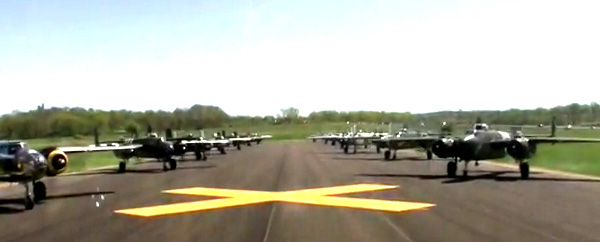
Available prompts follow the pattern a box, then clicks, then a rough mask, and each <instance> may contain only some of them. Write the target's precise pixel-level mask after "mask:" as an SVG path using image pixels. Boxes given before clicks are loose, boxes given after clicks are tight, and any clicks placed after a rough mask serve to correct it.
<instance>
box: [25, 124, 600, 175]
mask: <svg viewBox="0 0 600 242" xmlns="http://www.w3.org/2000/svg"><path fill="white" fill-rule="evenodd" d="M349 127H350V125H347V124H346V123H326V124H296V125H286V124H282V125H263V126H255V127H251V128H241V127H240V128H235V127H234V128H230V127H227V128H218V129H208V130H205V132H204V133H205V136H206V137H210V136H211V135H212V134H213V133H215V132H218V131H220V130H222V129H224V130H225V131H226V132H232V131H238V132H239V133H246V132H248V133H254V132H256V133H261V134H270V135H272V136H273V138H272V139H271V140H269V141H267V142H273V141H277V140H292V139H305V138H306V137H308V136H310V135H312V134H315V133H319V132H321V133H326V132H330V131H339V132H342V131H346V130H348V129H349ZM392 127H393V129H392V130H394V131H397V130H399V129H400V128H401V126H399V125H396V126H392ZM427 128H428V129H425V130H429V131H432V132H437V131H439V127H427ZM467 128H469V127H467V126H462V127H460V126H459V127H456V128H455V132H454V133H453V136H462V135H463V134H464V131H465V130H466V129H467ZM492 128H495V129H500V130H506V131H508V130H509V127H508V126H494V127H492ZM357 129H362V130H367V131H375V130H378V131H387V130H388V126H387V125H375V124H358V125H357ZM523 131H524V133H525V134H537V135H549V134H550V129H549V128H547V127H544V128H525V129H523ZM187 133H193V134H194V135H198V134H199V132H198V131H177V132H176V134H177V136H184V135H185V134H187ZM159 135H164V132H159ZM556 135H557V136H561V137H585V138H600V130H592V129H571V130H565V129H558V130H557V132H556ZM119 137H120V136H119V135H103V136H101V139H100V140H101V141H102V140H109V139H110V140H114V139H118V138H119ZM26 141H27V142H28V143H29V145H30V147H32V148H42V147H45V146H50V145H59V146H67V145H69V146H71V145H89V144H92V143H93V137H91V136H80V137H63V138H47V139H31V140H26ZM69 158H70V159H69V160H70V164H69V168H68V169H67V172H72V171H79V170H85V169H90V168H94V167H99V166H106V165H117V162H118V159H117V158H116V157H115V156H114V155H113V153H112V152H98V153H83V154H73V155H70V156H69ZM500 161H503V162H512V159H511V158H510V157H506V158H504V159H501V160H500ZM530 162H531V163H530V164H531V165H532V166H534V167H536V166H537V167H544V168H550V169H557V170H563V171H569V172H576V173H581V174H588V175H597V176H600V143H599V144H556V145H551V144H548V145H546V144H544V145H539V146H538V150H537V153H536V155H535V156H534V157H533V158H532V159H531V160H530Z"/></svg>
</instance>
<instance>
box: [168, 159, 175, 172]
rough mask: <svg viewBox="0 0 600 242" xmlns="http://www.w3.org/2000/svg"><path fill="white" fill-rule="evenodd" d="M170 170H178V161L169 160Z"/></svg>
mask: <svg viewBox="0 0 600 242" xmlns="http://www.w3.org/2000/svg"><path fill="white" fill-rule="evenodd" d="M168 162H169V168H170V170H175V169H177V161H176V160H175V159H172V158H171V159H169V161H168Z"/></svg>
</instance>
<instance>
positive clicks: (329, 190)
mask: <svg viewBox="0 0 600 242" xmlns="http://www.w3.org/2000/svg"><path fill="white" fill-rule="evenodd" d="M396 187H398V186H389V185H379V184H355V185H346V186H335V187H324V188H313V189H303V190H295V191H282V192H264V191H251V190H235V189H219V188H206V187H193V188H184V189H175V190H167V191H163V192H165V193H172V194H185V195H197V196H216V197H224V198H219V199H214V200H205V201H197V202H183V203H173V204H165V205H158V206H150V207H140V208H130V209H122V210H117V211H115V213H122V214H128V215H135V216H142V217H152V216H159V215H168V214H177V213H189V212H196V211H201V210H208V209H216V208H225V207H233V206H241V205H248V204H255V203H263V202H276V201H279V202H292V203H304V204H313V205H324V206H336V207H349V208H362V209H371V210H381V211H388V212H403V211H408V210H416V209H424V208H428V207H432V206H435V204H429V203H418V202H402V201H390V200H379V199H365V198H348V197H332V196H331V195H339V194H345V193H353V192H365V191H376V190H383V189H391V188H396Z"/></svg>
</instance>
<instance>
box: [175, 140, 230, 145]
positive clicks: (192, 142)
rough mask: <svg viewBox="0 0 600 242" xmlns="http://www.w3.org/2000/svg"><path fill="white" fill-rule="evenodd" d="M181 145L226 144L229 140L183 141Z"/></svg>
mask: <svg viewBox="0 0 600 242" xmlns="http://www.w3.org/2000/svg"><path fill="white" fill-rule="evenodd" d="M181 143H182V144H211V145H212V144H227V143H229V140H183V141H181Z"/></svg>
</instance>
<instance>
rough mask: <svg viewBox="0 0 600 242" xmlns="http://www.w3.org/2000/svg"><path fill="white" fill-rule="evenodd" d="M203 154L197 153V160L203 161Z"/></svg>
mask: <svg viewBox="0 0 600 242" xmlns="http://www.w3.org/2000/svg"><path fill="white" fill-rule="evenodd" d="M202 156H203V155H202V152H200V151H196V160H202Z"/></svg>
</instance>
